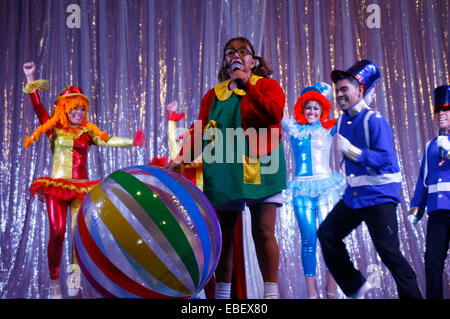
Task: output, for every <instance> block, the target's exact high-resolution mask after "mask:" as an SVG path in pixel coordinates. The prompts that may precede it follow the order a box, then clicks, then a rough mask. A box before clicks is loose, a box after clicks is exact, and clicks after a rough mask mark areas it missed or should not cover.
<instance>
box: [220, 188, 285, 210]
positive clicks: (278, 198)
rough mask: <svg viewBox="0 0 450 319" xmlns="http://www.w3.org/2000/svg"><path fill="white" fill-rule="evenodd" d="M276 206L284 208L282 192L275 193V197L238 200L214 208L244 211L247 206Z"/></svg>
mask: <svg viewBox="0 0 450 319" xmlns="http://www.w3.org/2000/svg"><path fill="white" fill-rule="evenodd" d="M259 203H265V204H275V205H276V206H277V207H281V206H283V196H282V194H281V192H279V193H275V194H273V195H270V196H267V197H264V198H259V199H237V200H233V201H231V202H228V203H225V204H222V205H220V206H216V207H214V209H216V210H234V211H243V210H244V208H245V205H247V206H250V205H252V204H259Z"/></svg>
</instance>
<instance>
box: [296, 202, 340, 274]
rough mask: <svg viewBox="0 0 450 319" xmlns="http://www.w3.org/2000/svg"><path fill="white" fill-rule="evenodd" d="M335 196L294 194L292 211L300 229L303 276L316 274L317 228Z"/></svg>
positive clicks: (329, 209) (330, 207)
mask: <svg viewBox="0 0 450 319" xmlns="http://www.w3.org/2000/svg"><path fill="white" fill-rule="evenodd" d="M336 196H337V195H334V194H333V195H330V196H327V195H324V196H319V197H316V198H311V197H307V196H296V197H294V199H293V203H292V204H293V206H294V213H295V217H296V218H297V223H298V227H299V229H300V236H301V243H302V247H301V256H302V266H303V272H304V275H305V277H314V276H315V275H316V266H317V260H316V247H317V228H318V225H320V223H322V221H323V220H324V219H325V217H326V216H327V214H328V212H329V211H331V209H332V208H333V206H334V203H335V202H336V199H337V197H336ZM316 219H317V220H318V223H317V222H316Z"/></svg>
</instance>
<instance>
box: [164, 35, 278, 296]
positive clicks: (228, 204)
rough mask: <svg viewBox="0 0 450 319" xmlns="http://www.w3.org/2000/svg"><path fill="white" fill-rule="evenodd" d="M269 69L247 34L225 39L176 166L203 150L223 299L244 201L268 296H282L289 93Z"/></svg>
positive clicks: (218, 290)
mask: <svg viewBox="0 0 450 319" xmlns="http://www.w3.org/2000/svg"><path fill="white" fill-rule="evenodd" d="M271 74H272V71H271V70H270V69H269V68H268V66H267V65H266V63H265V61H264V59H263V58H262V57H259V56H257V55H256V54H255V50H254V48H253V45H252V44H251V42H250V41H249V40H248V39H246V38H242V37H239V38H233V39H230V40H229V41H227V43H226V44H225V47H224V49H223V56H222V63H221V69H220V70H219V74H218V75H219V80H220V81H221V83H220V84H218V85H216V86H215V87H214V88H212V89H210V90H209V91H208V92H207V93H206V95H205V96H204V97H203V99H202V103H201V106H200V114H199V117H198V121H197V122H196V123H194V126H193V129H192V134H191V136H190V138H191V141H192V142H191V143H187V142H186V143H184V144H183V148H182V150H181V152H180V154H179V156H178V158H177V160H175V161H174V162H173V164H172V168H175V165H177V164H176V163H177V162H178V163H179V162H181V163H183V164H184V163H186V162H189V161H191V160H193V159H195V158H197V156H198V155H199V153H201V152H202V151H203V156H202V160H203V191H204V193H205V194H206V196H207V197H208V198H209V200H210V201H211V204H212V205H213V207H214V208H215V210H216V213H217V216H218V219H219V222H220V225H221V231H222V250H221V256H220V259H219V263H218V266H217V268H216V272H215V276H216V298H218V299H219V298H221V299H228V298H230V290H231V278H232V270H233V259H232V257H233V244H232V242H233V232H234V229H235V224H236V221H237V219H238V216H240V214H241V213H242V211H243V210H244V208H245V205H247V206H248V207H249V210H250V213H251V219H252V235H253V239H254V241H255V249H256V255H257V259H258V264H259V267H260V269H261V273H262V277H263V280H264V298H278V297H279V293H278V284H277V281H278V278H277V277H278V261H279V250H278V244H277V241H276V238H275V234H274V232H275V219H276V214H277V207H280V206H281V205H282V196H281V191H282V190H283V189H284V188H285V186H286V163H285V159H284V151H283V144H282V142H281V119H282V117H283V108H284V105H285V95H284V92H283V90H282V89H281V87H280V85H279V84H278V83H277V82H276V81H275V80H273V79H271V78H269V76H270V75H271ZM196 127H200V129H199V130H198V129H196ZM202 136H203V138H202ZM199 139H200V143H201V142H203V147H200V148H198V147H196V145H198V143H196V141H198V140H199ZM203 140H204V141H203ZM207 140H208V142H207Z"/></svg>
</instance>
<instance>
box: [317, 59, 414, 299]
mask: <svg viewBox="0 0 450 319" xmlns="http://www.w3.org/2000/svg"><path fill="white" fill-rule="evenodd" d="M331 78H332V80H333V82H334V83H335V84H336V102H337V104H338V105H339V107H340V109H341V110H342V111H344V113H343V114H342V115H341V116H340V117H339V119H338V122H337V134H336V148H337V150H338V152H340V153H342V154H343V156H344V163H345V173H346V180H347V187H346V189H345V192H344V195H343V198H342V200H340V201H339V202H338V203H337V205H336V206H335V207H334V209H333V210H332V211H331V212H330V214H328V216H327V218H325V220H324V221H323V222H322V224H321V225H320V227H319V230H318V238H319V241H320V244H321V246H322V251H323V255H324V259H325V263H326V265H327V267H328V269H329V270H330V272H331V274H332V275H333V277H334V278H335V280H336V282H337V283H338V285H339V286H340V288H341V289H342V291H343V292H344V293H345V295H346V296H349V297H351V298H362V296H363V295H364V293H365V292H367V291H368V290H369V289H370V288H372V286H371V284H370V282H368V281H367V280H366V279H365V278H364V276H363V275H362V273H361V272H360V271H359V270H357V269H355V267H354V265H353V263H352V262H351V260H350V256H349V254H348V252H347V249H346V247H345V243H344V242H343V239H344V238H345V237H346V236H347V235H348V234H349V233H350V232H351V231H352V230H353V229H355V228H356V227H357V226H358V225H359V224H361V222H365V224H366V225H367V228H368V230H369V233H370V237H371V239H372V241H373V243H374V246H375V249H376V250H377V252H378V254H379V255H380V257H381V260H382V262H383V263H384V264H385V265H386V267H387V268H388V269H389V270H390V272H391V273H392V275H393V277H394V280H395V282H396V284H397V291H398V296H399V297H400V298H417V299H419V298H422V296H421V293H420V291H419V288H418V286H417V279H416V274H415V273H414V271H413V269H412V268H411V266H410V265H409V264H408V262H407V261H406V259H405V257H404V256H403V255H402V253H401V251H400V244H399V239H398V223H397V216H396V209H397V205H398V203H399V202H400V188H401V173H400V169H399V165H398V161H397V156H396V154H395V152H394V148H393V136H392V130H391V128H390V126H389V124H388V122H387V121H386V119H385V118H384V117H383V116H382V115H381V114H380V112H378V111H374V110H372V109H371V108H369V107H368V106H367V104H366V102H365V100H364V96H365V94H366V93H367V92H369V91H370V90H371V89H372V87H373V86H374V85H375V84H376V82H377V81H378V80H379V78H380V72H379V70H378V67H377V66H376V65H375V64H374V63H373V62H371V61H369V60H361V61H359V62H357V63H355V64H354V65H353V66H352V67H350V68H349V69H348V70H347V71H340V70H334V71H333V72H332V73H331Z"/></svg>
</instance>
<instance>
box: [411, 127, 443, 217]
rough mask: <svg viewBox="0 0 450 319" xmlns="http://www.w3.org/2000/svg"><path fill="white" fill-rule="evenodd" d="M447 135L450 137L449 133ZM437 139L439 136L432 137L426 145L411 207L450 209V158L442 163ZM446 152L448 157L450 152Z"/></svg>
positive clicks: (433, 209) (431, 210) (428, 210)
mask: <svg viewBox="0 0 450 319" xmlns="http://www.w3.org/2000/svg"><path fill="white" fill-rule="evenodd" d="M446 136H447V138H448V139H450V135H449V134H447V135H446ZM436 140H437V138H434V139H432V140H431V141H429V142H428V143H427V144H426V146H425V153H424V155H423V159H422V164H421V166H420V173H419V177H418V179H417V184H416V189H415V192H414V197H413V199H412V200H411V204H410V206H411V207H419V208H421V209H422V210H425V207H426V208H427V212H428V213H431V212H433V211H436V210H441V209H445V210H448V209H450V160H444V162H443V163H441V159H440V149H439V147H438V146H437V143H436ZM444 152H445V154H444V156H446V157H448V155H449V154H450V152H446V151H444ZM439 163H441V165H439Z"/></svg>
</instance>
